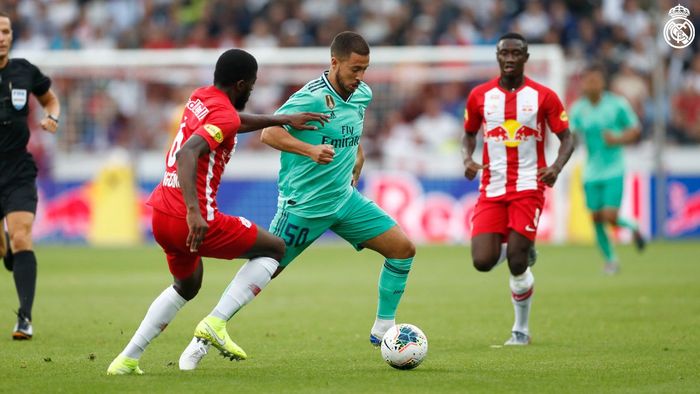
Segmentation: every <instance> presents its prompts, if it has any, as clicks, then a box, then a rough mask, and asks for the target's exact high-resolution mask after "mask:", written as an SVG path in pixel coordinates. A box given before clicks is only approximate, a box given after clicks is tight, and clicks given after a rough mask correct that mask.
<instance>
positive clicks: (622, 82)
mask: <svg viewBox="0 0 700 394" xmlns="http://www.w3.org/2000/svg"><path fill="white" fill-rule="evenodd" d="M610 90H612V91H613V92H615V93H617V94H619V95H621V96H624V97H625V98H626V99H627V101H629V103H630V105H631V106H632V109H634V112H636V113H637V116H639V119H642V121H643V120H644V119H645V117H644V104H645V101H646V100H647V99H649V94H650V93H649V86H648V81H647V80H645V79H644V78H642V76H641V75H640V74H639V72H637V71H636V70H635V69H634V68H633V67H632V64H630V62H629V61H625V62H624V63H623V64H622V65H621V67H620V71H619V72H618V73H617V74H616V75H615V76H614V77H613V78H612V81H611V82H610Z"/></svg>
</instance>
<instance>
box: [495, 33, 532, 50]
mask: <svg viewBox="0 0 700 394" xmlns="http://www.w3.org/2000/svg"><path fill="white" fill-rule="evenodd" d="M503 40H520V41H522V42H523V45H524V46H525V48H527V40H526V39H525V37H523V36H522V34H520V33H516V32H512V31H511V32H508V33H506V34H504V35H502V36H501V38H499V39H498V42H501V41H503Z"/></svg>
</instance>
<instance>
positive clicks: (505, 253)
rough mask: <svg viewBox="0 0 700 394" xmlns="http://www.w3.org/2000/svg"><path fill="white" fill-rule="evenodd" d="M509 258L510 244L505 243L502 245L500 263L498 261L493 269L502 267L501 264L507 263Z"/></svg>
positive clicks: (499, 256)
mask: <svg viewBox="0 0 700 394" xmlns="http://www.w3.org/2000/svg"><path fill="white" fill-rule="evenodd" d="M507 258H508V243H507V242H503V243H502V244H501V254H499V255H498V261H496V264H494V265H493V268H496V267H498V266H499V265H501V263H502V262H504V261H506V259H507ZM493 268H492V269H493Z"/></svg>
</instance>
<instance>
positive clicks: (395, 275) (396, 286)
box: [377, 258, 413, 320]
mask: <svg viewBox="0 0 700 394" xmlns="http://www.w3.org/2000/svg"><path fill="white" fill-rule="evenodd" d="M412 263H413V258H409V259H386V260H385V261H384V267H382V272H381V273H380V274H379V304H378V306H377V318H379V319H385V320H392V319H394V318H395V317H396V309H397V308H398V306H399V302H400V301H401V296H402V295H403V291H404V288H405V287H406V281H407V280H408V273H409V271H410V270H411V264H412Z"/></svg>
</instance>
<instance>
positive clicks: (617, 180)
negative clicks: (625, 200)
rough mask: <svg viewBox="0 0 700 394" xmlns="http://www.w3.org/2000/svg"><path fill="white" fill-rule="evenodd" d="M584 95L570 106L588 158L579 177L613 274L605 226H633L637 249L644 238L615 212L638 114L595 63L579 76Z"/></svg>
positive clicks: (614, 259)
mask: <svg viewBox="0 0 700 394" xmlns="http://www.w3.org/2000/svg"><path fill="white" fill-rule="evenodd" d="M582 90H583V97H581V98H580V99H578V100H577V101H576V102H575V103H574V105H573V106H572V107H571V111H570V113H569V114H570V116H569V117H570V120H571V128H572V129H573V130H574V132H575V133H576V134H577V135H579V136H581V137H582V138H583V139H584V140H585V144H586V151H587V153H588V158H587V160H586V167H585V171H584V176H583V188H584V191H585V193H586V206H587V207H588V209H589V210H591V212H592V216H593V223H594V225H595V235H596V241H597V243H598V247H599V248H600V250H601V252H602V253H603V256H604V257H605V268H604V271H605V272H606V273H608V274H615V273H617V272H618V270H619V260H618V258H617V255H616V254H615V250H614V248H613V245H612V243H611V241H610V237H609V236H608V234H607V232H606V230H605V225H606V224H609V225H611V226H615V227H624V228H627V229H629V230H631V231H632V234H633V236H634V241H635V245H636V246H637V249H639V250H640V251H641V250H642V249H643V248H644V245H645V240H644V238H643V237H642V235H641V233H640V232H639V225H638V224H637V223H636V222H635V221H634V220H633V219H631V218H625V217H622V216H620V215H619V209H620V204H621V203H622V188H623V183H624V176H625V160H624V156H623V148H622V146H623V145H626V144H631V143H634V142H636V141H637V140H638V139H639V135H640V127H639V119H638V118H637V115H636V114H635V113H634V111H633V110H632V108H631V107H630V105H629V103H628V102H627V100H625V99H624V98H623V97H621V96H618V95H615V94H613V93H611V92H609V91H606V90H605V72H604V69H603V68H602V67H601V66H599V65H591V66H588V67H587V68H586V69H585V70H584V72H583V78H582Z"/></svg>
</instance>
